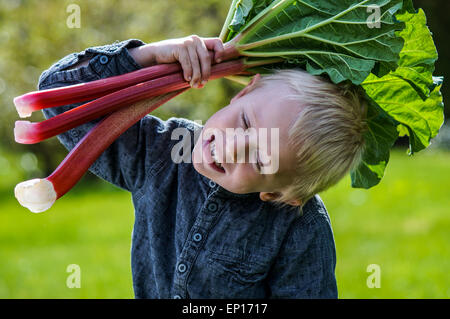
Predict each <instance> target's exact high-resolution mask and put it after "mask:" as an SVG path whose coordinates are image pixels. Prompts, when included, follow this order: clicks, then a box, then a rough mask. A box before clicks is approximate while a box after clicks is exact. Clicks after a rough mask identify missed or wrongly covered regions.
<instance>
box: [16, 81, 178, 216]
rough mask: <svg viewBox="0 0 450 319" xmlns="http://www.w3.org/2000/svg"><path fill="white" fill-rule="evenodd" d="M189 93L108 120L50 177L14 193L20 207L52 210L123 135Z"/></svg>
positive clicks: (135, 107)
mask: <svg viewBox="0 0 450 319" xmlns="http://www.w3.org/2000/svg"><path fill="white" fill-rule="evenodd" d="M185 90H186V89H182V90H178V91H175V92H171V93H167V94H164V95H161V96H158V97H154V98H151V99H147V100H143V101H140V102H137V103H135V104H133V105H130V106H128V107H125V108H122V109H120V110H117V111H116V112H113V113H112V114H110V115H108V116H107V117H105V118H104V119H103V120H102V121H100V122H99V123H98V124H97V125H96V126H94V127H93V128H92V129H91V130H90V131H89V132H88V133H87V134H86V135H85V136H84V137H83V139H81V140H80V141H79V142H78V144H77V145H76V146H75V147H74V148H73V149H72V150H71V151H70V153H69V154H68V155H67V156H66V158H65V159H64V161H63V162H61V164H60V165H59V166H58V167H57V168H56V170H55V171H54V172H53V173H52V174H51V175H50V176H48V177H47V178H44V179H32V180H29V181H25V182H22V183H19V184H18V185H17V186H16V187H15V189H14V194H15V196H16V198H17V200H18V201H19V203H20V204H21V205H22V206H24V207H26V208H28V209H29V210H30V211H31V212H33V213H40V212H43V211H45V210H47V209H49V208H50V207H51V206H52V205H53V203H54V202H55V201H56V200H57V199H58V198H60V197H61V196H63V195H64V194H65V193H67V192H68V191H69V190H70V189H71V188H72V187H73V186H74V185H75V184H76V183H77V182H78V181H79V180H80V178H81V177H82V176H83V175H84V173H86V171H87V170H88V169H89V167H90V166H91V165H92V164H93V163H94V162H95V160H96V159H97V158H98V157H99V156H100V155H101V153H103V151H105V150H106V149H107V148H108V147H109V146H110V145H111V144H112V143H113V142H114V141H115V140H116V139H117V138H118V137H119V136H120V135H121V134H122V133H123V132H125V131H126V130H127V129H128V128H129V127H131V126H132V125H133V124H135V123H136V122H138V121H139V120H140V119H141V118H143V117H144V116H145V115H146V114H148V113H150V112H151V111H153V110H154V109H156V108H157V107H159V106H160V105H162V104H164V103H166V102H167V101H169V100H170V99H172V98H174V97H175V96H177V95H178V94H180V93H182V92H184V91H185Z"/></svg>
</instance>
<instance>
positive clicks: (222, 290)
mask: <svg viewBox="0 0 450 319" xmlns="http://www.w3.org/2000/svg"><path fill="white" fill-rule="evenodd" d="M208 50H212V51H214V53H215V55H214V60H215V61H216V62H219V61H220V57H221V54H222V53H223V46H222V42H221V41H220V40H219V39H216V38H213V39H203V38H199V37H197V36H190V37H186V38H182V39H174V40H167V41H162V42H157V43H150V44H146V45H145V44H144V43H143V42H141V41H139V40H128V41H124V42H120V43H114V44H112V45H107V46H102V47H94V48H89V49H87V50H85V51H83V52H80V53H73V54H71V55H68V56H66V57H65V58H63V59H62V60H61V61H59V62H58V63H56V64H54V65H53V66H52V67H51V68H50V69H49V70H47V71H45V72H44V73H43V74H42V75H41V78H40V80H39V89H49V88H53V87H58V86H66V85H70V84H75V83H80V82H87V81H92V80H95V79H99V78H104V77H109V76H113V75H118V74H122V73H126V72H131V71H134V70H136V69H139V68H141V67H145V66H150V65H153V64H155V63H172V62H180V64H181V66H182V68H183V74H184V77H185V79H186V80H187V81H189V82H190V84H191V86H192V87H202V86H203V85H204V84H205V83H206V81H207V80H208V77H209V73H210V67H211V61H210V58H209V55H208ZM286 75H289V72H287V73H280V74H278V75H274V76H272V77H262V78H260V77H258V76H256V77H254V78H253V80H252V82H251V83H250V84H249V85H248V86H247V87H246V88H244V89H243V90H242V91H241V92H240V93H239V94H238V95H237V96H236V97H234V98H233V100H232V101H231V103H230V105H228V106H227V107H225V108H223V109H221V110H220V111H219V112H217V113H216V114H214V115H213V116H212V117H211V118H210V119H209V120H208V121H207V122H206V123H205V126H204V127H203V128H202V127H201V126H199V125H198V124H196V123H194V122H192V121H188V120H185V119H180V118H170V119H169V120H167V121H162V120H160V119H158V118H156V117H154V116H151V115H148V116H146V117H145V118H144V119H142V120H141V121H140V122H138V123H137V124H135V125H134V126H133V127H131V128H130V129H129V130H127V131H126V132H125V133H124V134H123V135H122V136H121V137H120V138H119V139H118V140H117V141H116V142H115V143H114V144H112V145H111V146H110V147H109V148H108V149H107V150H106V151H105V152H104V154H103V155H102V156H101V157H100V158H99V159H98V160H97V161H96V162H95V163H94V165H92V167H91V171H92V172H93V173H94V174H96V175H97V176H99V177H101V178H103V179H105V180H107V181H109V182H111V183H113V184H115V185H117V186H119V187H121V188H124V189H126V190H128V191H130V192H131V193H132V198H133V204H134V207H135V224H134V229H133V238H132V251H131V258H132V273H133V288H134V292H135V296H136V298H336V297H337V287H336V280H335V275H334V270H335V263H336V258H335V246H334V239H333V233H332V229H331V225H330V220H329V217H328V214H327V211H326V209H325V207H324V205H323V203H322V201H321V200H320V198H319V196H317V195H315V193H316V192H318V191H321V190H323V189H325V188H326V187H328V186H331V185H332V184H333V183H335V182H337V180H339V179H340V178H341V177H342V176H343V175H344V174H346V173H347V172H348V169H350V168H351V167H352V165H355V163H357V161H358V157H359V156H360V152H361V149H362V142H361V141H362V140H361V131H358V130H359V128H360V127H362V124H361V123H362V121H358V119H362V116H360V117H358V114H359V113H358V110H362V109H363V108H362V107H360V105H359V104H358V105H357V106H353V107H350V106H347V105H350V104H351V105H354V104H355V103H353V102H355V101H357V100H356V98H355V99H354V101H352V96H353V95H351V94H347V95H345V94H342V95H339V94H338V93H339V92H340V91H339V89H338V87H337V86H335V85H332V84H330V83H328V82H326V81H324V80H322V79H320V78H317V77H313V76H310V75H308V74H306V73H305V72H301V71H292V73H290V76H286ZM296 76H297V77H300V78H296ZM288 79H291V80H288ZM299 79H300V80H299ZM289 81H290V82H289ZM289 83H290V84H289ZM295 85H297V87H298V89H300V91H301V90H303V91H305V90H309V91H311V92H313V93H314V92H318V94H316V93H315V94H312V96H313V97H315V99H316V100H314V98H309V97H308V96H302V97H301V99H300V100H301V101H300V102H301V103H299V98H298V97H299V94H298V92H297V91H296V88H295ZM353 97H354V96H353ZM330 101H335V102H336V103H335V104H339V103H341V104H343V105H346V106H344V107H341V108H340V107H335V108H334V109H333V108H331V107H329V105H328V106H327V107H326V108H325V107H322V108H321V109H320V108H319V107H318V108H319V109H320V110H322V111H320V112H319V115H321V118H320V119H322V122H320V121H319V120H318V121H316V123H309V122H310V121H311V119H312V120H313V121H315V120H314V119H315V117H314V111H311V110H310V109H308V108H307V107H305V106H306V105H307V104H308V105H309V104H310V105H318V104H320V103H322V104H323V103H324V102H326V103H328V104H332V103H331V102H330ZM352 103H353V104H352ZM79 104H82V103H79ZM79 104H76V105H69V106H64V107H58V108H52V109H47V110H44V114H45V116H46V117H47V118H48V117H51V116H54V115H56V114H58V113H61V112H64V111H66V110H68V109H71V108H73V107H74V106H77V105H79ZM346 107H347V109H345V108H346ZM257 109H258V110H257ZM354 109H357V111H354ZM323 110H326V111H327V112H328V113H329V114H328V113H327V112H325V111H323ZM349 110H350V111H349ZM321 112H322V113H321ZM355 112H356V113H355ZM347 113H348V114H347ZM311 114H312V115H311ZM342 114H343V115H342ZM355 114H356V119H354V117H355ZM361 114H362V111H361ZM361 114H359V115H361ZM305 119H306V120H305ZM327 121H331V122H335V123H337V124H339V123H341V122H342V123H345V125H341V130H343V131H345V132H349V133H348V134H349V136H345V134H344V138H346V137H348V140H345V141H342V139H341V140H339V138H342V137H338V136H337V137H334V136H333V134H335V132H334V131H332V130H330V129H328V130H327V129H326V128H324V132H325V135H324V134H322V135H320V136H314V134H309V132H311V133H313V126H314V124H315V125H322V126H326V125H328V124H327ZM347 122H348V123H347ZM352 122H356V123H357V124H354V125H353V124H352ZM92 125H93V123H89V124H85V125H83V126H81V127H78V128H76V129H73V130H71V131H69V132H67V133H65V134H61V135H60V136H59V139H60V140H61V142H62V143H63V144H64V145H65V146H66V148H68V149H71V148H73V147H74V146H75V144H76V143H77V142H78V141H79V140H80V139H81V138H82V136H83V135H84V134H85V133H86V132H87V130H88V129H89V128H90V127H92ZM250 126H251V127H254V128H258V129H261V128H263V129H264V128H266V129H271V130H270V132H273V130H272V129H276V133H277V134H279V141H280V143H279V145H278V146H279V151H278V152H276V147H273V145H270V146H268V147H267V148H266V151H267V153H274V154H270V155H277V154H278V155H279V156H277V158H278V160H279V164H278V167H277V169H275V170H274V171H273V172H272V173H271V174H261V166H264V165H266V164H267V162H265V163H262V164H261V161H260V159H258V160H253V161H252V160H250V158H245V161H244V162H239V161H237V158H238V157H239V154H242V153H239V152H240V151H241V150H249V148H250V139H244V140H242V139H241V142H236V139H234V138H233V139H232V140H230V139H228V137H225V139H219V138H218V136H219V135H220V134H218V133H219V132H224V131H225V130H226V129H228V128H233V129H236V128H242V129H243V130H248V129H249V128H250ZM346 127H349V129H346ZM355 127H356V128H355ZM178 129H184V130H187V132H189V134H191V136H193V138H191V139H190V141H191V142H190V143H191V144H190V147H191V148H190V149H191V150H193V151H192V161H181V162H179V161H174V158H173V154H172V150H173V148H174V147H175V146H176V144H177V143H179V141H178V140H177V139H176V138H174V132H175V131H176V130H178ZM302 129H305V130H307V131H304V132H306V135H305V134H300V133H301V132H300V133H298V131H299V130H302ZM310 129H311V130H312V131H308V130H310ZM200 131H202V132H206V131H209V132H210V134H209V135H208V136H204V134H203V135H202V137H201V138H199V137H198V136H199V134H198V133H199V132H200ZM316 131H317V128H316ZM258 132H259V131H258ZM271 134H272V133H271ZM341 135H342V134H341ZM305 136H306V138H305ZM355 136H356V137H355ZM176 137H178V136H176ZM292 137H294V141H293V140H292ZM358 143H359V144H358ZM335 144H336V145H335ZM337 145H339V146H340V148H339V147H338V146H337ZM230 146H232V147H230ZM326 147H329V148H330V150H331V151H330V152H328V153H326V152H324V148H326ZM349 149H350V151H348V150H349ZM292 150H294V151H292ZM341 151H342V152H341ZM349 152H350V153H351V152H353V153H351V154H350V155H351V156H349V155H348V154H349ZM244 153H245V152H244ZM275 153H277V154H275ZM341 153H343V154H341ZM252 154H253V153H252ZM330 154H332V156H335V157H336V158H335V159H332V160H331V161H330ZM249 156H251V155H250V154H249ZM228 158H232V159H233V161H231V162H230V161H228V160H226V159H228ZM271 159H275V157H273V156H272V157H271ZM298 159H301V161H303V162H301V163H299V160H298ZM256 164H258V165H259V167H258V165H256ZM305 164H306V166H305ZM330 165H331V166H330ZM334 166H336V167H338V168H335V167H334ZM298 172H301V173H302V174H304V176H299V175H298ZM280 204H281V205H280ZM300 209H301V211H302V213H300Z"/></svg>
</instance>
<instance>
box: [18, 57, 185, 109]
mask: <svg viewBox="0 0 450 319" xmlns="http://www.w3.org/2000/svg"><path fill="white" fill-rule="evenodd" d="M180 70H181V66H180V64H178V63H171V64H158V65H155V66H151V67H147V68H143V69H140V70H137V71H133V72H129V73H125V74H122V75H117V76H112V77H109V78H106V79H100V80H96V81H91V82H86V83H80V84H75V85H69V86H64V87H60V88H54V89H48V90H42V91H35V92H30V93H27V94H24V95H21V96H18V97H16V98H15V99H14V104H15V106H16V109H17V112H18V113H19V116H20V117H29V116H30V115H31V113H33V112H34V111H38V110H42V109H45V108H50V107H55V106H61V105H68V104H73V103H78V102H83V101H89V100H93V99H96V98H99V97H101V96H103V95H106V94H109V93H112V92H115V91H117V90H120V89H123V88H126V87H128V86H131V85H134V84H137V83H140V82H144V81H149V80H152V79H156V78H158V77H161V76H164V75H168V74H172V73H175V72H178V71H180Z"/></svg>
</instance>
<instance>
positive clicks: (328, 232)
mask: <svg viewBox="0 0 450 319" xmlns="http://www.w3.org/2000/svg"><path fill="white" fill-rule="evenodd" d="M312 242H314V243H315V244H314V245H313V246H316V245H322V246H323V245H325V246H329V247H330V248H333V249H334V237H333V230H332V227H331V221H330V217H329V215H328V211H327V209H326V207H325V204H324V202H323V201H322V199H321V198H320V196H319V195H315V196H314V197H313V198H311V199H310V200H309V201H308V202H307V203H306V204H305V205H304V206H303V208H302V210H301V211H300V213H298V214H297V216H296V218H294V220H293V221H292V223H291V225H290V227H289V231H288V234H287V238H286V243H287V244H288V245H291V246H292V247H294V248H295V247H296V248H297V249H301V250H304V249H306V248H307V247H306V246H309V245H310V243H312Z"/></svg>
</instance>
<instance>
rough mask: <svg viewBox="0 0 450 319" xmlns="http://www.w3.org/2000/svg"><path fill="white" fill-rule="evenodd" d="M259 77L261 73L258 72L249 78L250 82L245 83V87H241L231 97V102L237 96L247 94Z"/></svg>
mask: <svg viewBox="0 0 450 319" xmlns="http://www.w3.org/2000/svg"><path fill="white" fill-rule="evenodd" d="M260 79H261V75H260V74H259V73H258V74H256V75H255V76H254V77H253V78H252V79H251V80H250V82H249V83H248V84H247V86H246V87H245V88H243V89H242V90H241V91H240V92H239V93H238V94H236V95H235V96H234V97H233V98H232V99H231V103H233V102H234V100H237V99H238V98H240V97H241V96H244V95H245V94H247V93H248V92H249V91H251V90H252V89H253V88H254V86H255V84H256V83H258V81H259V80H260Z"/></svg>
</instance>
